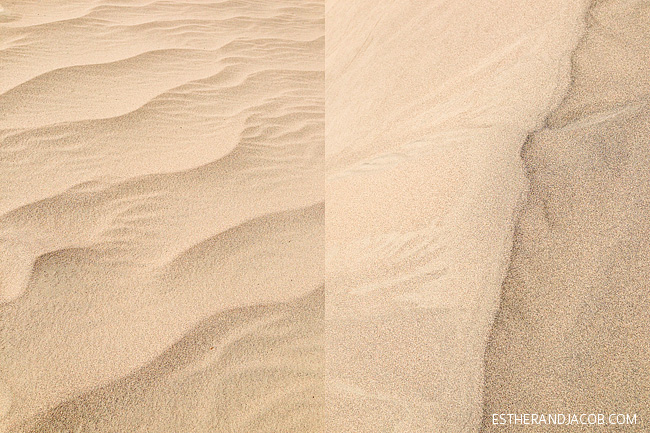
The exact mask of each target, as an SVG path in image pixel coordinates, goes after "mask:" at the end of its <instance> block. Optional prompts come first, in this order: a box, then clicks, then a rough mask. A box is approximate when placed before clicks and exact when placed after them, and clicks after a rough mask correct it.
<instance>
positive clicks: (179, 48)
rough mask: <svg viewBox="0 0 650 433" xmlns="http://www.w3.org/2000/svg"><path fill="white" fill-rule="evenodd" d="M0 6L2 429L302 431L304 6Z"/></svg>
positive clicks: (316, 188) (312, 249) (308, 66)
mask: <svg viewBox="0 0 650 433" xmlns="http://www.w3.org/2000/svg"><path fill="white" fill-rule="evenodd" d="M2 8H3V9H2V12H0V13H1V14H2V15H0V41H1V42H0V44H1V45H0V77H2V78H1V79H0V86H1V88H0V92H2V93H1V94H0V140H1V147H0V176H1V180H0V300H1V301H2V304H1V305H0V342H1V344H0V431H11V432H13V431H35V432H41V431H43V432H45V431H47V432H50V431H51V432H67V431H70V432H91V431H92V432H97V431H104V432H116V431H119V432H137V431H142V432H144V431H146V432H194V431H197V432H203V431H204V432H208V431H223V432H226V431H227V432H249V433H250V432H258V431H259V432H262V431H268V432H284V431H287V432H298V431H304V432H310V431H321V429H320V427H319V425H320V423H321V415H320V411H321V408H322V404H320V403H319V402H320V400H319V399H320V397H321V394H322V393H321V392H319V389H321V387H322V371H323V339H322V334H323V324H322V320H323V312H324V292H323V284H324V205H323V199H324V195H323V190H322V185H323V178H324V176H323V169H322V158H323V155H324V7H323V4H322V3H319V2H310V1H292V0H282V1H263V2H257V1H236V0H234V1H219V2H217V1H205V0H199V1H191V2H185V1H149V0H147V1H142V0H135V1H47V2H41V1H4V2H2ZM208 377H209V379H206V378H208ZM163 408H165V410H163Z"/></svg>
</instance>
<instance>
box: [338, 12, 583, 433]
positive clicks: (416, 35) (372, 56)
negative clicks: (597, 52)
mask: <svg viewBox="0 0 650 433" xmlns="http://www.w3.org/2000/svg"><path fill="white" fill-rule="evenodd" d="M585 8H586V3H585V2H582V1H574V0H570V1H565V0H554V1H547V2H531V1H518V0H513V1H499V2H486V1H470V0H463V1H426V2H400V1H395V2H377V1H370V0H367V1H365V0H359V1H348V0H339V1H336V0H332V1H329V2H327V4H326V14H327V16H326V22H327V26H326V31H327V41H326V71H327V80H326V84H327V92H326V96H327V102H326V112H327V122H326V157H327V164H328V170H329V172H328V174H329V176H330V178H329V183H328V190H327V199H326V225H327V255H328V274H327V278H328V285H327V289H328V290H327V296H328V298H327V299H328V302H327V314H326V318H327V335H328V346H327V352H326V353H327V361H328V380H327V385H328V391H329V393H330V394H329V395H330V397H329V400H328V401H329V402H330V404H331V406H330V407H328V410H329V415H328V420H329V421H330V424H329V427H328V431H333V432H334V431H335V432H350V433H352V432H354V433H360V432H372V433H375V432H404V433H408V432H427V433H430V432H470V431H476V430H477V429H478V425H479V423H480V418H481V389H482V383H483V376H482V365H483V352H484V348H485V342H486V338H487V333H488V330H489V326H490V323H491V318H492V315H493V314H494V312H495V310H496V307H497V300H498V296H499V290H500V285H501V282H502V279H503V276H504V273H505V268H506V264H507V259H508V256H509V249H510V241H511V233H512V226H513V220H514V212H515V209H516V207H517V202H518V199H519V197H520V195H521V194H522V193H524V191H525V188H526V184H525V181H524V176H523V170H522V167H521V164H520V158H519V150H520V148H521V145H522V143H523V142H524V140H525V138H526V135H527V134H528V132H529V131H531V130H533V129H535V128H538V127H540V126H541V121H542V120H543V118H544V117H545V116H546V114H547V113H548V111H549V110H550V109H551V108H552V107H553V106H554V105H555V104H557V103H558V102H559V101H560V99H561V97H562V95H563V93H564V92H565V91H566V86H567V84H568V81H569V56H570V53H571V51H572V50H573V48H574V47H575V44H576V43H577V41H578V37H579V36H580V34H581V31H582V28H583V24H582V17H583V14H584V11H585Z"/></svg>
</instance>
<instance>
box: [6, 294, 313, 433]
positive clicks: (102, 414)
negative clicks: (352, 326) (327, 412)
mask: <svg viewBox="0 0 650 433" xmlns="http://www.w3.org/2000/svg"><path fill="white" fill-rule="evenodd" d="M323 303H324V290H323V289H322V288H320V289H318V290H316V291H314V292H312V293H310V294H309V295H308V296H307V297H305V298H302V299H299V300H297V301H293V302H291V303H289V304H281V305H276V306H255V307H249V308H246V309H237V310H232V311H228V312H224V313H220V314H217V315H214V316H211V317H209V318H208V319H206V320H204V321H202V322H201V323H200V324H199V325H197V326H196V327H195V328H194V329H192V330H191V331H188V332H187V333H186V334H185V335H184V337H183V338H182V339H181V340H179V341H178V342H177V343H175V344H174V345H172V346H171V347H170V348H169V349H168V350H166V351H165V352H164V353H162V354H161V355H160V356H158V357H157V358H156V359H154V360H153V361H152V362H150V363H149V364H147V365H146V366H144V367H142V368H140V369H138V370H137V371H136V372H134V373H133V374H130V375H128V376H126V377H124V378H121V379H119V380H117V381H115V382H113V383H110V384H108V385H105V386H103V387H102V388H99V389H96V390H93V391H92V392H89V393H87V394H84V395H82V396H79V397H77V398H75V399H73V400H69V401H66V402H65V403H62V404H61V405H59V406H57V407H56V408H54V409H53V410H52V411H50V412H49V413H47V414H46V415H44V416H42V417H38V418H36V419H34V420H33V421H30V422H29V423H27V424H25V425H24V426H22V427H21V428H19V429H17V430H16V431H25V432H63V431H71V432H72V431H74V432H86V431H93V432H101V431H106V432H114V431H206V432H207V431H219V432H221V431H223V432H227V431H247V432H251V431H255V432H260V433H262V432H269V433H277V432H302V431H305V432H307V431H314V432H316V431H322V414H321V413H322V408H323V401H322V395H323V394H322V374H323V368H322V358H323V352H322V329H323V327H322V314H323ZM179 408H184V409H183V410H179ZM134 426H135V429H134ZM137 426H140V427H137Z"/></svg>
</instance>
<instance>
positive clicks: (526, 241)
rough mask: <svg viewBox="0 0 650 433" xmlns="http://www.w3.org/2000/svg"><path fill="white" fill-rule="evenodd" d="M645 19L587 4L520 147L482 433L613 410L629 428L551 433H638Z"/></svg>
mask: <svg viewBox="0 0 650 433" xmlns="http://www.w3.org/2000/svg"><path fill="white" fill-rule="evenodd" d="M649 12H650V5H649V4H648V3H647V2H634V1H619V0H616V1H595V2H593V3H592V5H591V7H590V10H589V14H588V15H587V20H586V23H587V30H586V32H585V34H584V36H583V38H582V39H581V41H580V44H579V45H578V47H577V49H576V51H575V53H574V55H573V61H572V64H573V66H572V80H571V86H570V88H569V90H568V92H567V94H566V95H565V97H564V99H563V100H562V103H561V104H560V105H559V106H558V107H557V108H556V109H555V110H553V112H552V113H550V114H549V116H548V118H547V119H546V122H545V125H544V127H543V128H542V129H540V130H539V131H536V132H535V133H534V134H532V135H531V136H530V138H529V140H528V141H527V143H526V145H525V146H524V152H523V160H524V162H525V164H526V168H527V172H528V178H529V179H530V184H531V188H530V195H529V197H528V200H527V203H526V205H525V207H524V209H523V212H522V214H521V217H520V219H519V223H518V225H517V231H516V235H515V242H514V251H513V255H512V259H511V263H510V266H509V271H508V276H507V278H506V280H505V283H504V288H503V294H502V297H501V307H500V309H499V314H498V316H497V318H496V321H495V324H494V328H493V330H492V334H491V337H490V344H489V346H488V350H487V353H486V364H485V369H486V381H485V384H486V390H485V412H484V415H485V417H484V426H483V427H484V428H483V429H482V431H484V432H504V431H507V432H519V431H526V429H529V428H530V426H523V425H521V424H520V425H506V426H503V425H496V426H495V425H494V424H493V421H492V414H494V413H499V414H500V413H549V414H554V413H563V414H578V415H581V414H603V415H604V421H605V422H607V423H609V421H610V419H609V418H610V415H612V414H615V415H618V414H624V415H629V416H635V417H636V423H635V424H631V425H630V424H627V425H611V424H609V425H605V426H597V427H585V426H583V425H580V424H578V425H575V424H574V425H563V426H554V427H550V428H553V431H584V430H585V428H599V429H604V430H603V431H612V432H613V431H626V432H628V431H629V432H632V431H635V432H636V431H644V432H647V431H650V425H649V424H648V422H650V411H648V407H649V406H648V403H649V402H650V298H649V297H648V287H647V281H648V275H649V272H650V254H649V251H650V250H649V247H650V245H649V244H648V234H649V233H650V232H649V230H650V227H649V226H648V212H649V209H650V208H649V207H648V205H649V204H650V202H649V201H648V198H649V197H650V169H649V168H648V167H649V165H648V163H649V162H650V153H649V149H648V141H649V137H650V106H649V102H650V101H649V100H648V95H650V94H649V93H648V91H649V90H650V71H649V70H648V67H647V65H648V64H649V63H648V61H649V60H650V14H649ZM596 419H597V418H596ZM616 419H617V417H615V418H614V419H613V420H614V421H616ZM622 420H626V417H623V418H622ZM578 421H580V420H578ZM547 428H549V427H547Z"/></svg>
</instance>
